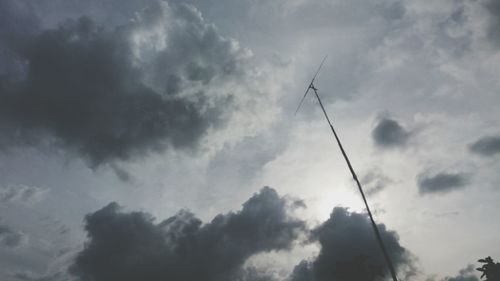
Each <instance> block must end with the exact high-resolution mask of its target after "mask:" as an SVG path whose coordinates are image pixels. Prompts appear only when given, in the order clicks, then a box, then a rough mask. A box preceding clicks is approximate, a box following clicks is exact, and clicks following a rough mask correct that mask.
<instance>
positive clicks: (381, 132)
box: [372, 118, 410, 147]
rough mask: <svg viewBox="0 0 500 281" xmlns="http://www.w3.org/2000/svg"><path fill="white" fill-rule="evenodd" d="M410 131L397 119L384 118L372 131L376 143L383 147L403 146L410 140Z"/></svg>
mask: <svg viewBox="0 0 500 281" xmlns="http://www.w3.org/2000/svg"><path fill="white" fill-rule="evenodd" d="M409 135H410V133H409V132H408V131H407V130H406V129H405V128H403V127H402V126H401V125H400V124H399V123H398V122H397V121H396V120H393V119H390V118H382V119H380V120H379V121H378V123H377V125H376V126H375V128H374V129H373V131H372V137H373V140H374V141H375V144H377V145H378V146H381V147H398V146H403V145H405V144H406V142H407V141H408V137H409Z"/></svg>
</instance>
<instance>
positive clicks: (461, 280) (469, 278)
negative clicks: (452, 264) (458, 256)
mask: <svg viewBox="0 0 500 281" xmlns="http://www.w3.org/2000/svg"><path fill="white" fill-rule="evenodd" d="M474 273H475V269H474V265H472V264H469V265H468V266H467V267H466V268H464V269H462V270H460V272H459V274H458V275H457V276H455V277H447V278H445V279H444V280H443V281H479V278H477V276H476V275H475V274H474Z"/></svg>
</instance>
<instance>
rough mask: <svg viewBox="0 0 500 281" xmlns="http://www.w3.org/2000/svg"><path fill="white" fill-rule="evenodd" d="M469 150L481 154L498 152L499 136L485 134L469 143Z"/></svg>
mask: <svg viewBox="0 0 500 281" xmlns="http://www.w3.org/2000/svg"><path fill="white" fill-rule="evenodd" d="M469 150H470V151H471V152H473V153H476V154H479V155H481V156H493V155H495V154H499V153H500V136H485V137H482V138H480V139H479V140H477V141H475V142H473V143H471V144H470V145H469Z"/></svg>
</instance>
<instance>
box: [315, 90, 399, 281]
mask: <svg viewBox="0 0 500 281" xmlns="http://www.w3.org/2000/svg"><path fill="white" fill-rule="evenodd" d="M310 89H312V90H313V91H314V95H315V96H316V98H317V99H318V102H319V105H320V106H321V110H322V111H323V114H324V115H325V118H326V121H328V125H330V129H331V130H332V133H333V135H334V136H335V140H336V141H337V144H338V145H339V148H340V151H341V152H342V155H343V156H344V159H345V161H346V163H347V166H348V167H349V171H351V174H352V178H353V179H354V181H355V182H356V184H357V185H358V189H359V192H360V193H361V197H363V202H364V203H365V207H366V211H367V212H368V216H369V217H370V221H371V223H372V226H373V231H374V232H375V236H376V238H377V241H378V244H379V245H380V248H381V249H382V252H383V254H384V258H385V261H386V263H387V266H388V267H389V272H390V273H391V276H392V280H393V281H398V278H397V277H396V270H395V269H394V266H393V265H392V261H391V258H390V257H389V254H388V253H387V249H386V248H385V245H384V241H382V237H381V236H380V232H379V230H378V227H377V224H376V223H375V220H374V219H373V215H372V212H371V211H370V207H369V206H368V202H367V201H366V196H365V193H364V192H363V188H362V187H361V183H360V182H359V179H358V176H357V175H356V172H355V171H354V168H353V167H352V165H351V161H349V157H347V153H346V152H345V150H344V147H343V146H342V143H341V142H340V139H339V137H338V135H337V132H335V129H334V128H333V125H332V122H331V121H330V117H328V114H327V113H326V110H325V107H324V106H323V102H322V101H321V98H320V97H319V94H318V89H316V87H314V84H313V82H311V83H310V84H309V88H308V89H307V91H309V90H310ZM307 91H306V94H307Z"/></svg>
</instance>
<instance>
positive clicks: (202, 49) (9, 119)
mask: <svg viewBox="0 0 500 281" xmlns="http://www.w3.org/2000/svg"><path fill="white" fill-rule="evenodd" d="M11 24H12V23H11ZM15 45H16V46H15V47H14V48H13V49H11V50H10V51H12V52H15V53H16V55H17V56H18V58H19V61H20V62H24V63H25V64H24V65H25V68H26V69H25V71H24V73H23V75H22V78H19V77H17V78H15V77H14V76H13V75H9V74H10V73H7V75H4V76H2V77H0V97H1V99H2V103H1V104H0V118H1V121H0V145H3V146H4V147H6V146H7V147H8V146H11V145H14V144H16V145H17V144H20V143H24V144H26V143H29V144H39V143H43V142H44V141H47V139H50V140H51V141H50V142H51V143H52V144H54V143H57V144H60V145H62V146H64V147H65V148H67V149H68V151H70V152H76V153H78V154H79V155H81V156H82V157H83V158H84V159H86V160H88V162H89V164H90V165H92V166H97V165H99V164H102V163H105V162H112V161H113V160H127V159H129V158H131V157H134V156H140V155H144V154H147V153H150V152H153V151H159V150H163V149H165V148H168V147H174V148H181V149H193V148H196V146H197V144H198V141H199V140H200V139H201V138H202V137H203V136H204V135H205V134H206V132H207V130H208V129H209V128H212V127H216V126H219V125H220V124H222V123H223V120H222V117H221V114H222V113H223V112H224V110H225V108H226V107H227V106H228V105H229V103H230V100H231V95H230V94H229V93H227V94H225V96H223V95H220V96H218V97H213V96H209V95H208V94H207V91H206V90H207V89H209V88H210V87H211V86H212V84H211V82H212V81H213V80H215V79H219V80H223V79H225V78H228V79H231V78H229V77H234V76H236V75H237V73H238V71H239V69H240V67H239V60H238V58H239V55H240V50H239V49H238V48H237V46H236V45H235V43H234V42H233V41H231V40H228V39H225V38H223V37H221V36H220V35H219V34H218V33H217V30H216V29H215V28H214V27H213V26H212V25H209V24H207V23H205V22H204V20H203V18H202V17H201V16H200V14H199V12H198V11H197V10H196V9H195V8H194V7H192V6H188V5H184V4H179V5H175V6H169V5H167V4H166V3H163V2H159V3H157V4H155V5H154V6H152V7H149V8H148V9H146V10H144V11H142V12H141V13H139V15H138V16H137V18H136V19H135V20H134V21H133V22H132V23H130V24H128V25H125V26H119V27H116V28H106V27H105V26H99V25H98V24H96V23H94V22H93V21H92V20H91V19H89V18H80V19H78V20H67V21H65V22H64V23H62V24H61V25H60V26H59V27H58V28H55V29H51V30H44V31H41V32H38V33H37V34H36V35H30V36H29V40H24V41H23V42H22V44H15ZM218 83H219V84H220V81H219V82H218ZM189 91H191V92H189Z"/></svg>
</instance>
